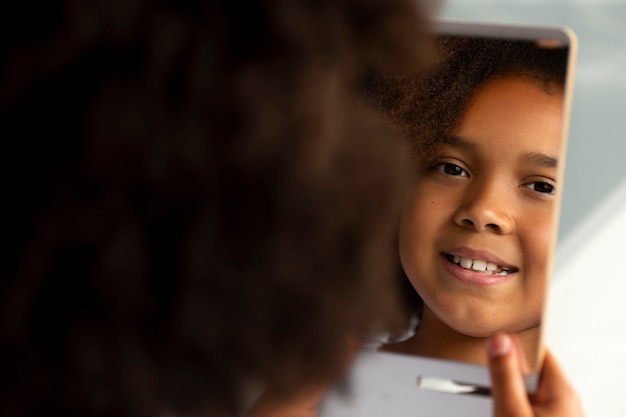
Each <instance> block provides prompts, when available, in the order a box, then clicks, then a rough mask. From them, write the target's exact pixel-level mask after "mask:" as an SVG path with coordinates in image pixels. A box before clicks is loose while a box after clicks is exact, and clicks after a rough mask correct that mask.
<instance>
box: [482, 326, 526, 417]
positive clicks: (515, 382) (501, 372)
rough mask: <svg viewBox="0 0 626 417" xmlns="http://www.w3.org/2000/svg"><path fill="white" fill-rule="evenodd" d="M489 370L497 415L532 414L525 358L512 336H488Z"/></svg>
mask: <svg viewBox="0 0 626 417" xmlns="http://www.w3.org/2000/svg"><path fill="white" fill-rule="evenodd" d="M487 351H488V354H489V373H490V375H491V386H492V396H493V407H494V416H496V417H525V416H532V415H533V410H532V408H531V405H530V402H529V400H528V396H527V394H526V386H525V385H524V378H523V373H522V361H521V357H520V352H519V350H518V349H517V347H516V345H515V343H514V341H513V340H512V338H511V336H509V335H506V334H497V335H495V336H493V337H491V338H490V339H489V342H488V345H487Z"/></svg>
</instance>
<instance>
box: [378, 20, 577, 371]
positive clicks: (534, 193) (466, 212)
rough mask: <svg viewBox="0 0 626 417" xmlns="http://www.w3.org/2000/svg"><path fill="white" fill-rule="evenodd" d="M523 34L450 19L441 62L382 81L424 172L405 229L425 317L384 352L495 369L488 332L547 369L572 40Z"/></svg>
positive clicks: (444, 27)
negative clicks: (513, 338)
mask: <svg viewBox="0 0 626 417" xmlns="http://www.w3.org/2000/svg"><path fill="white" fill-rule="evenodd" d="M479 29H480V30H479ZM496 29H499V30H496ZM504 29H508V30H504ZM514 29H516V28H506V27H484V26H476V25H469V24H466V25H463V24H459V23H441V24H439V25H438V26H437V32H438V36H437V40H436V49H437V53H438V56H439V57H440V59H439V64H438V65H436V66H435V67H434V68H432V69H431V70H430V71H429V73H428V74H427V75H426V76H425V77H424V78H419V79H418V78H415V77H387V78H385V77H384V76H383V77H381V78H382V79H381V80H380V81H379V85H378V86H377V87H375V90H377V91H378V92H379V97H380V100H381V103H383V108H384V109H385V110H386V111H387V112H388V114H389V115H390V117H391V118H392V120H393V122H394V123H395V124H396V125H397V126H398V127H399V128H400V130H401V131H402V132H403V133H404V136H405V137H406V139H407V141H408V142H409V146H410V148H411V149H412V150H413V160H414V165H415V167H416V176H415V180H414V184H413V185H412V187H411V191H410V193H409V194H410V195H409V196H408V198H407V203H406V205H405V207H404V210H403V214H402V219H401V222H400V227H399V252H400V260H401V264H402V269H403V271H404V273H405V274H406V277H407V278H408V281H409V282H410V283H411V285H410V286H408V287H407V289H406V291H408V292H409V293H413V297H414V298H415V300H414V301H413V302H412V303H411V304H412V305H411V307H410V308H411V310H412V312H413V314H414V315H415V318H414V320H413V324H412V328H411V329H409V332H408V333H407V334H406V335H403V336H402V335H401V336H399V337H398V336H396V342H395V343H389V344H385V345H384V346H382V347H381V349H382V350H385V351H389V352H396V353H404V354H412V355H419V356H427V357H434V358H440V359H446V360H454V361H462V362H469V363H475V364H480V365H486V355H485V342H486V338H487V337H488V336H490V335H493V334H495V333H497V332H508V333H515V334H517V336H518V339H519V341H520V343H521V345H522V348H523V350H524V352H525V354H526V358H527V362H528V371H529V372H531V373H532V372H533V371H536V370H537V369H538V367H539V365H540V361H541V349H540V346H541V343H540V340H541V319H542V315H543V309H544V308H543V307H544V303H545V299H546V289H547V285H548V279H549V275H550V269H551V263H552V254H553V247H554V244H555V240H556V239H555V238H556V230H557V228H556V226H557V222H558V206H559V199H560V194H561V190H562V166H563V161H564V153H563V151H564V147H565V140H566V139H565V138H566V130H567V129H566V123H567V119H568V117H567V112H566V109H565V106H566V103H569V102H570V101H571V100H570V98H569V92H570V90H571V89H570V88H569V84H568V83H569V81H570V80H571V76H568V69H569V68H570V67H571V66H570V65H568V63H569V62H570V60H571V41H570V39H569V37H568V36H567V33H566V32H564V31H559V30H554V31H549V30H539V29H533V28H524V29H523V30H522V29H521V28H517V29H519V30H514ZM390 93H391V94H390ZM418 295H419V296H418ZM408 297H411V294H409V295H408ZM398 338H400V339H401V340H400V341H397V339H398Z"/></svg>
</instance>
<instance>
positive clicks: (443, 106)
mask: <svg viewBox="0 0 626 417" xmlns="http://www.w3.org/2000/svg"><path fill="white" fill-rule="evenodd" d="M436 45H437V54H438V61H439V63H438V64H437V65H435V66H433V67H432V68H431V70H430V71H429V72H427V73H426V74H424V75H420V76H403V75H400V76H397V75H388V74H383V75H381V74H376V73H374V74H370V77H369V79H368V80H367V89H368V92H369V94H370V96H371V97H372V98H373V100H374V102H375V103H377V105H378V106H379V108H381V109H382V110H383V111H385V112H386V113H387V115H388V116H389V117H390V118H391V119H392V120H393V122H394V123H395V125H396V127H397V128H398V129H399V130H400V131H401V133H402V135H403V136H404V137H405V139H406V140H407V142H408V143H409V144H410V146H411V148H412V153H413V156H414V157H416V158H417V159H424V158H427V157H428V156H429V155H431V153H432V150H433V149H434V148H435V147H436V146H437V145H438V144H439V143H440V140H441V138H442V137H446V136H448V135H450V133H451V132H452V131H454V130H455V129H456V128H457V126H458V124H459V123H460V121H461V118H462V116H463V114H464V113H465V110H466V109H467V108H468V107H469V105H470V103H471V100H472V99H473V97H474V96H475V93H476V91H477V90H478V89H479V88H480V87H481V86H482V85H484V84H486V83H487V82H489V81H491V80H493V79H495V78H498V77H503V76H507V75H516V76H522V77H528V78H529V79H532V80H534V81H537V82H539V83H541V84H542V85H543V87H544V88H545V90H546V91H547V92H549V93H553V92H555V91H559V90H562V89H563V86H564V83H565V76H566V71H567V59H568V53H569V51H568V48H567V47H566V46H555V47H545V46H543V45H542V44H541V43H538V42H535V41H528V40H512V39H511V40H509V39H501V38H484V37H483V38H481V37H469V36H450V35H443V36H440V37H439V38H438V40H437V42H436Z"/></svg>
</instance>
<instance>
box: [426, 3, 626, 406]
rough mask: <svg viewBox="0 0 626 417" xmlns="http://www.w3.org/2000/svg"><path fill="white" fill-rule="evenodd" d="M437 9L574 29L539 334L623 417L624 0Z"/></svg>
mask: <svg viewBox="0 0 626 417" xmlns="http://www.w3.org/2000/svg"><path fill="white" fill-rule="evenodd" d="M438 15H439V16H440V17H444V18H453V19H463V20H470V21H481V22H498V23H514V24H531V25H549V26H568V27H569V28H571V29H573V30H574V32H575V33H576V35H577V36H578V41H579V51H578V60H577V69H576V82H575V87H574V102H573V106H572V122H571V126H570V135H569V145H568V153H567V163H566V169H565V170H566V174H565V188H564V191H563V192H564V194H563V207H562V211H561V222H560V228H559V242H558V246H557V256H556V260H555V268H554V276H553V279H552V285H551V292H550V295H549V301H548V314H547V326H546V340H547V344H548V346H549V347H550V348H551V349H552V350H553V351H554V352H555V353H556V355H557V357H558V358H559V360H560V362H561V364H562V365H563V367H564V368H565V371H566V373H567V374H568V376H569V377H570V379H571V380H572V382H573V384H574V385H575V386H576V388H577V389H578V391H579V393H580V394H581V397H582V401H583V404H584V407H585V410H586V411H587V415H588V416H589V417H600V416H602V417H608V416H616V417H617V416H621V417H623V416H626V395H624V393H623V387H624V382H623V381H624V378H626V262H623V263H622V262H621V260H622V256H624V257H625V260H626V133H625V132H626V126H625V124H626V104H625V102H626V0H614V1H606V0H560V1H559V0H517V1H515V0H445V1H444V2H443V5H442V7H441V9H440V10H439V13H438Z"/></svg>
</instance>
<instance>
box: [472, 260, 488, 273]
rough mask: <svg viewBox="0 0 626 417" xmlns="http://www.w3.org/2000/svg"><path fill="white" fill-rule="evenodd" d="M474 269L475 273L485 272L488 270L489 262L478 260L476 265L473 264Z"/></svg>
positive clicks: (475, 262)
mask: <svg viewBox="0 0 626 417" xmlns="http://www.w3.org/2000/svg"><path fill="white" fill-rule="evenodd" d="M472 269H473V270H474V271H484V270H485V269H487V262H486V261H481V260H480V259H476V260H475V261H474V263H472Z"/></svg>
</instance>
